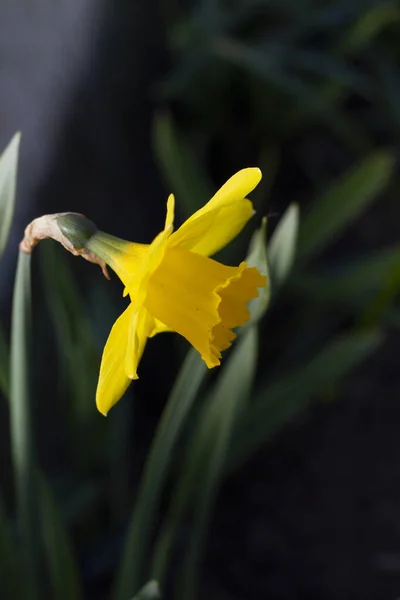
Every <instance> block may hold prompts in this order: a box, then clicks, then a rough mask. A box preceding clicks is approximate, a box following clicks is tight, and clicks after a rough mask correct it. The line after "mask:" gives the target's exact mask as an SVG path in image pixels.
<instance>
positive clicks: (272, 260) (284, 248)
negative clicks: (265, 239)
mask: <svg viewBox="0 0 400 600" xmlns="http://www.w3.org/2000/svg"><path fill="white" fill-rule="evenodd" d="M298 229H299V207H298V205H297V204H294V203H293V204H291V205H290V206H289V207H288V208H287V209H286V211H285V214H284V215H283V217H282V218H281V220H280V221H279V223H278V225H277V227H276V229H275V231H274V234H273V236H272V237H271V240H270V243H269V251H268V256H269V264H270V268H271V276H272V280H273V281H274V282H276V284H277V285H281V284H282V283H283V282H284V281H285V279H286V277H287V276H288V274H289V272H290V269H291V268H292V265H293V262H294V258H295V251H296V244H297V234H298Z"/></svg>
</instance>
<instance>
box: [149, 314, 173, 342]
mask: <svg viewBox="0 0 400 600" xmlns="http://www.w3.org/2000/svg"><path fill="white" fill-rule="evenodd" d="M153 322H154V325H153V329H152V330H151V333H150V335H149V337H151V338H152V337H154V336H155V335H157V334H158V333H167V332H168V331H172V329H171V328H170V327H167V326H166V325H165V324H164V323H162V322H161V321H159V320H158V319H153Z"/></svg>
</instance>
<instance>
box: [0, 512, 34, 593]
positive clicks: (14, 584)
mask: <svg viewBox="0 0 400 600" xmlns="http://www.w3.org/2000/svg"><path fill="white" fill-rule="evenodd" d="M0 582H1V592H2V595H3V597H4V598H13V599H14V600H21V599H22V598H24V599H25V598H26V599H27V598H28V597H29V594H28V590H27V589H26V588H24V578H23V577H22V572H21V565H20V564H19V560H18V553H17V548H16V544H15V540H14V539H13V537H12V534H11V531H10V527H9V524H8V521H7V516H6V514H5V512H4V510H3V505H2V503H1V502H0Z"/></svg>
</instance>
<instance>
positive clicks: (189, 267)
mask: <svg viewBox="0 0 400 600" xmlns="http://www.w3.org/2000/svg"><path fill="white" fill-rule="evenodd" d="M260 179H261V171H260V170H259V169H257V168H248V169H243V170H242V171H239V172H238V173H236V175H234V176H233V177H231V179H229V181H227V183H225V185H223V186H222V188H221V189H220V190H219V191H218V192H217V193H216V194H215V196H214V197H213V198H211V200H210V201H209V202H208V203H207V204H206V205H205V206H204V207H203V208H201V209H200V210H198V211H197V212H196V213H195V214H194V215H192V216H191V217H190V218H189V219H188V220H187V221H186V222H185V223H184V224H183V225H182V226H181V227H180V228H179V229H177V230H176V231H175V232H174V231H173V222H174V196H173V195H172V194H171V195H170V196H169V198H168V201H167V216H166V220H165V227H164V230H163V231H162V232H161V233H159V234H158V235H157V237H156V238H155V239H154V240H153V242H152V243H151V244H136V243H133V242H127V241H124V240H120V239H118V238H115V237H113V236H110V235H108V234H105V233H103V232H96V234H95V235H93V236H92V237H90V239H89V241H88V242H87V244H86V248H87V249H88V251H90V252H91V253H92V254H94V255H96V256H98V257H100V258H101V259H102V260H104V261H105V262H106V263H107V264H108V265H109V266H110V267H111V268H112V269H113V270H114V271H115V272H116V273H117V275H118V277H119V278H120V279H121V281H122V282H123V284H124V286H125V291H124V295H129V298H130V303H129V306H128V307H127V308H126V309H125V311H124V312H123V313H122V315H121V316H120V317H119V318H118V319H117V320H116V322H115V323H114V325H113V327H112V329H111V332H110V335H109V337H108V340H107V343H106V345H105V348H104V351H103V357H102V361H101V366H100V376H99V381H98V386H97V393H96V403H97V407H98V409H99V411H100V412H101V413H103V414H104V415H106V414H107V412H108V411H109V409H110V408H111V407H112V406H113V405H114V404H115V403H116V402H118V400H119V399H120V398H121V396H122V395H123V394H124V392H125V390H126V389H127V387H128V386H129V384H130V382H131V381H132V379H137V378H138V374H137V369H138V365H139V361H140V359H141V357H142V354H143V351H144V348H145V346H146V342H147V339H148V338H151V337H153V336H154V335H156V334H157V333H161V332H163V331H175V332H177V333H179V334H181V335H182V336H183V337H184V338H186V339H187V340H188V342H189V343H190V344H192V346H194V348H196V350H198V352H199V353H200V355H201V357H202V359H203V360H204V362H205V363H206V365H207V367H209V368H212V367H215V366H217V365H219V364H220V361H221V352H222V351H223V350H225V349H226V348H228V347H229V346H230V345H231V343H232V341H233V339H234V338H235V334H234V332H233V331H232V329H233V328H235V327H239V326H241V325H244V323H246V321H248V319H249V317H250V315H249V311H248V309H247V307H246V303H247V302H248V301H249V300H251V299H252V298H254V297H256V296H257V295H258V290H257V288H260V287H263V286H264V285H265V283H266V278H265V277H264V276H262V275H261V274H260V273H259V271H258V270H257V269H256V268H248V267H247V265H246V263H245V262H242V263H241V264H240V265H239V266H238V267H228V266H225V265H223V264H221V263H219V262H217V261H215V260H213V259H211V258H209V256H210V255H212V254H214V253H215V252H217V251H218V250H220V249H221V248H222V247H224V246H225V245H226V244H228V242H230V241H231V240H232V239H233V238H234V237H235V236H236V235H237V234H238V233H239V232H240V231H241V230H242V228H243V227H244V225H245V224H246V223H247V221H248V220H249V219H250V217H251V216H252V215H253V214H254V210H253V205H252V203H251V202H250V200H248V199H247V198H246V196H247V194H248V193H249V192H251V191H252V190H253V189H254V188H255V187H256V185H257V184H258V183H259V181H260Z"/></svg>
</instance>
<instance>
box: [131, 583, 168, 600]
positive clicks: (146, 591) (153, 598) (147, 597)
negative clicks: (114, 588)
mask: <svg viewBox="0 0 400 600" xmlns="http://www.w3.org/2000/svg"><path fill="white" fill-rule="evenodd" d="M158 598H161V594H160V590H159V587H158V583H157V582H156V581H149V583H147V584H146V585H145V586H144V588H142V589H141V590H140V592H139V593H138V594H136V596H135V597H134V598H132V600H157V599H158Z"/></svg>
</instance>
